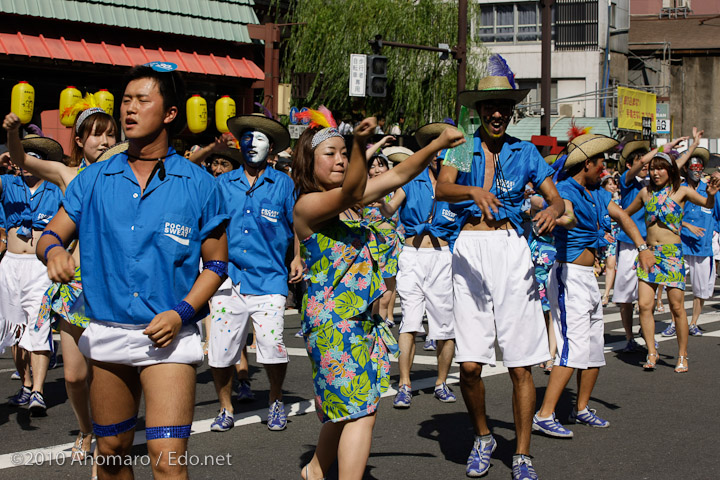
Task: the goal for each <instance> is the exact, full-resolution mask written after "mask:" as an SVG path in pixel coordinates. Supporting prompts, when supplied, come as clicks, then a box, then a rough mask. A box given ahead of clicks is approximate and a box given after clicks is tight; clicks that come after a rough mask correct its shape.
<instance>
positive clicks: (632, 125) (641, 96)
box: [617, 87, 657, 133]
mask: <svg viewBox="0 0 720 480" xmlns="http://www.w3.org/2000/svg"><path fill="white" fill-rule="evenodd" d="M617 92H618V104H619V106H620V108H619V109H618V128H620V129H625V130H634V131H636V132H640V131H642V119H643V117H649V118H650V119H651V122H650V124H651V125H652V131H653V133H655V131H656V125H655V112H656V110H655V105H656V103H657V101H656V96H655V94H654V93H648V92H643V91H642V90H635V89H632V88H625V87H617Z"/></svg>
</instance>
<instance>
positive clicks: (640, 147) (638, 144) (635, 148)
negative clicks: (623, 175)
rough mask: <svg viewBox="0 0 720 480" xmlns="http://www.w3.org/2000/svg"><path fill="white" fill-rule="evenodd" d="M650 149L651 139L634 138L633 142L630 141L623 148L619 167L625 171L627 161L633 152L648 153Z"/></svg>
mask: <svg viewBox="0 0 720 480" xmlns="http://www.w3.org/2000/svg"><path fill="white" fill-rule="evenodd" d="M649 151H650V141H649V140H633V141H632V142H628V143H626V144H625V146H624V147H623V149H622V153H621V154H620V162H619V164H618V168H619V170H620V171H621V172H624V171H625V169H626V168H627V167H626V163H627V159H628V158H630V156H631V155H632V154H633V153H637V152H640V153H642V154H643V155H644V154H646V153H648V152H649Z"/></svg>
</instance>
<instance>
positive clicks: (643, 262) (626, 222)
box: [608, 195, 655, 272]
mask: <svg viewBox="0 0 720 480" xmlns="http://www.w3.org/2000/svg"><path fill="white" fill-rule="evenodd" d="M639 196H640V195H638V197H639ZM635 200H637V198H636V199H635ZM634 204H635V202H633V205H634ZM608 213H609V214H610V218H612V219H613V220H615V221H616V222H617V223H618V225H620V228H622V229H623V231H624V232H625V233H627V235H628V237H630V239H631V240H632V241H633V243H634V244H635V246H636V247H638V248H639V247H641V246H643V245H644V246H645V247H646V248H645V249H644V250H643V251H641V252H638V262H639V263H640V266H641V267H642V268H643V269H644V270H645V271H646V272H649V271H650V268H651V267H652V266H653V265H655V255H653V254H652V252H650V250H648V249H647V244H646V243H645V239H644V238H643V237H642V235H640V230H638V228H637V225H635V222H633V219H632V218H630V215H629V214H628V213H627V211H625V210H623V209H622V208H620V207H618V206H617V205H615V202H610V204H609V205H608Z"/></svg>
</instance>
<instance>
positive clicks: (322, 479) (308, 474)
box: [300, 463, 325, 480]
mask: <svg viewBox="0 0 720 480" xmlns="http://www.w3.org/2000/svg"><path fill="white" fill-rule="evenodd" d="M303 470H305V480H310V464H309V463H308V464H307V465H305V467H304V468H303ZM300 476H301V477H302V473H301V474H300ZM320 480H325V478H321V479H320Z"/></svg>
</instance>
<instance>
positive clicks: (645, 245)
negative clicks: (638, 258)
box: [637, 243, 648, 253]
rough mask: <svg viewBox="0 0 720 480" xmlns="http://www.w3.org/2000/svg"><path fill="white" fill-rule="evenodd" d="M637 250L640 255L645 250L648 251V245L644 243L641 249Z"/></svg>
mask: <svg viewBox="0 0 720 480" xmlns="http://www.w3.org/2000/svg"><path fill="white" fill-rule="evenodd" d="M637 249H638V253H640V252H644V251H645V250H647V249H648V246H647V243H643V244H642V245H640V246H639V247H637Z"/></svg>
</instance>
